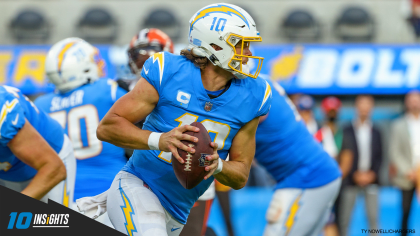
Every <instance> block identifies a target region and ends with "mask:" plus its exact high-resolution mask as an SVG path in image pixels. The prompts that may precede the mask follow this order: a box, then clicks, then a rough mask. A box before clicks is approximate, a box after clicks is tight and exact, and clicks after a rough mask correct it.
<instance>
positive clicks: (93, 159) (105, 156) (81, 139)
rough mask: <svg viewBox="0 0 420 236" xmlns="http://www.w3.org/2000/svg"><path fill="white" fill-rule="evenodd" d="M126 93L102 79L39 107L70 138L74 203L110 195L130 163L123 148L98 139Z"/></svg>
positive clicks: (51, 96) (53, 96) (41, 102)
mask: <svg viewBox="0 0 420 236" xmlns="http://www.w3.org/2000/svg"><path fill="white" fill-rule="evenodd" d="M125 93H126V92H125V90H123V89H121V88H119V87H118V85H117V83H116V82H115V81H113V80H111V79H99V80H97V81H95V82H94V83H92V84H86V85H83V86H81V87H79V88H77V89H74V90H72V91H69V92H67V93H64V94H61V93H49V94H46V95H44V96H41V97H39V98H38V99H37V100H36V101H35V104H36V105H37V106H38V108H39V109H42V110H44V111H46V112H48V113H49V114H50V116H51V117H52V118H54V119H55V120H57V121H58V122H59V123H60V124H61V125H62V127H63V128H64V129H65V131H66V133H67V134H68V136H69V138H70V140H71V142H72V144H73V148H74V155H75V157H76V159H77V172H76V187H75V194H74V199H79V198H81V197H86V196H94V195H97V194H100V193H102V192H104V191H106V190H107V189H108V188H109V186H110V185H111V183H112V180H113V179H114V177H115V175H116V174H117V173H118V172H119V171H120V170H121V168H122V167H123V166H124V164H125V163H126V162H127V158H126V157H125V154H124V153H125V152H124V149H123V148H119V147H116V146H114V145H112V144H110V143H107V142H102V141H100V140H99V139H98V138H97V137H96V128H97V127H98V124H99V121H100V120H102V118H103V117H104V116H105V114H106V113H107V112H108V110H109V109H110V108H111V107H112V105H114V103H115V101H117V100H118V99H119V98H120V97H122V96H123V95H124V94H125Z"/></svg>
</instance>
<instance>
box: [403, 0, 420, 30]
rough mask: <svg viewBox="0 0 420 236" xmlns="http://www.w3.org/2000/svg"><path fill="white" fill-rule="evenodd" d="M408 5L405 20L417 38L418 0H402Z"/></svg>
mask: <svg viewBox="0 0 420 236" xmlns="http://www.w3.org/2000/svg"><path fill="white" fill-rule="evenodd" d="M403 2H404V4H406V5H407V6H408V7H407V8H408V11H407V12H408V14H407V21H408V22H409V23H410V24H411V26H412V27H413V30H414V33H415V35H416V37H417V38H419V37H420V0H409V1H403Z"/></svg>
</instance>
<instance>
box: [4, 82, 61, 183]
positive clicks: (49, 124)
mask: <svg viewBox="0 0 420 236" xmlns="http://www.w3.org/2000/svg"><path fill="white" fill-rule="evenodd" d="M0 108H1V110H0V179H3V180H7V181H13V182H21V181H26V180H30V179H32V178H33V177H34V176H35V174H36V170H35V169H33V168H32V167H30V166H28V165H26V164H25V163H23V162H22V161H20V160H19V159H18V158H17V157H16V156H15V155H14V154H13V153H12V152H11V150H10V149H9V147H8V146H7V144H8V143H9V142H10V140H12V139H13V137H15V135H16V134H17V133H18V132H19V130H20V129H22V127H23V126H24V125H25V123H26V122H29V123H30V124H31V125H32V126H33V127H34V128H35V129H36V130H37V131H38V133H39V134H40V135H41V136H42V137H43V138H44V139H45V140H46V141H47V142H48V144H49V145H50V146H51V147H52V148H53V149H54V151H56V152H57V153H59V152H60V151H61V148H62V147H63V142H64V131H63V129H62V128H61V127H60V125H59V124H58V123H57V122H56V121H55V120H53V119H51V118H50V117H49V116H48V115H47V114H46V113H44V112H43V111H40V110H38V108H37V107H36V106H35V105H34V104H33V103H32V102H31V101H30V100H29V99H28V98H27V97H25V96H24V95H23V94H22V93H21V92H20V91H19V89H17V88H13V87H9V86H0Z"/></svg>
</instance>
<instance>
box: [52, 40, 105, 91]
mask: <svg viewBox="0 0 420 236" xmlns="http://www.w3.org/2000/svg"><path fill="white" fill-rule="evenodd" d="M104 71H105V61H104V60H103V59H102V57H101V56H100V54H99V50H98V49H97V48H96V47H94V46H92V45H90V44H89V43H88V42H86V41H84V40H83V39H80V38H66V39H64V40H61V41H60V42H58V43H56V44H54V45H53V46H52V48H51V49H50V50H49V51H48V54H47V59H46V62H45V72H46V74H47V76H48V78H49V80H50V81H51V82H52V83H53V84H55V86H56V88H57V89H58V90H59V91H60V92H67V91H69V90H72V89H74V88H77V87H79V86H81V85H83V84H86V83H92V82H94V81H95V80H97V79H99V78H100V77H103V76H105V73H104Z"/></svg>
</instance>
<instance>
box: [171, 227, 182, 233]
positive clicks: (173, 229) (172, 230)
mask: <svg viewBox="0 0 420 236" xmlns="http://www.w3.org/2000/svg"><path fill="white" fill-rule="evenodd" d="M180 228H181V227H179V228H172V229H171V232H174V231H175V230H178V229H180Z"/></svg>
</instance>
